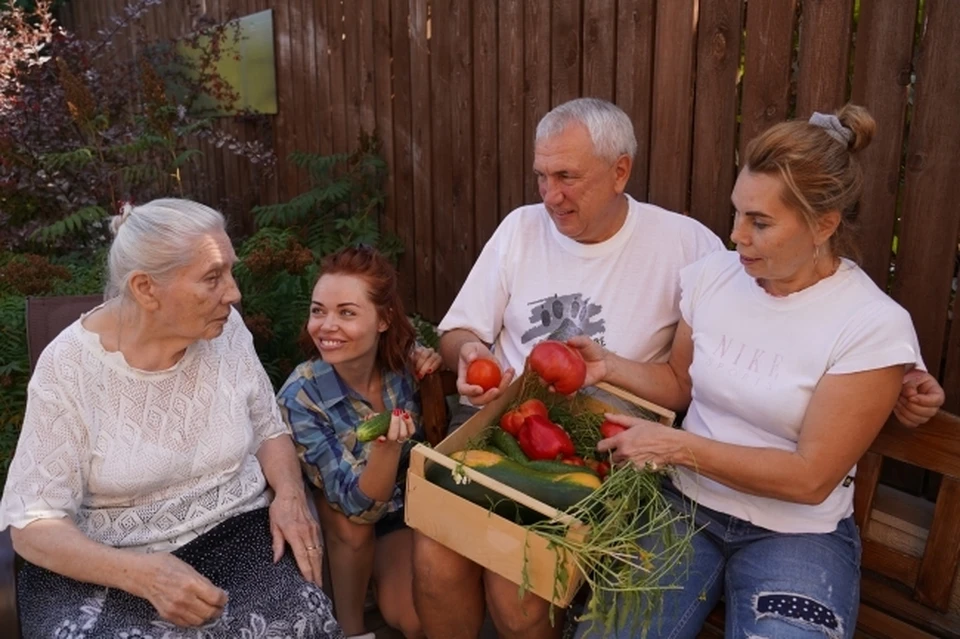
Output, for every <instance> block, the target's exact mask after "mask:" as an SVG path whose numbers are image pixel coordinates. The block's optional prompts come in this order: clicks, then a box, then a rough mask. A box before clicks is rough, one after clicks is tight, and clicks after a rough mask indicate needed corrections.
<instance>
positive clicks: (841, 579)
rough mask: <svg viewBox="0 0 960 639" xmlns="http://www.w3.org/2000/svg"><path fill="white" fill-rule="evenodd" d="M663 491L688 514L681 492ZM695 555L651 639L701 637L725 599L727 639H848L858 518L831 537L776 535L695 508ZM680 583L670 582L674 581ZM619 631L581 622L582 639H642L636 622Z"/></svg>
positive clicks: (855, 592)
mask: <svg viewBox="0 0 960 639" xmlns="http://www.w3.org/2000/svg"><path fill="white" fill-rule="evenodd" d="M664 488H665V490H664V493H665V495H666V496H667V498H668V499H670V501H671V504H672V505H673V506H674V508H676V509H677V510H681V511H685V512H689V503H688V504H684V503H683V501H682V498H681V497H680V496H679V494H678V493H677V492H676V489H675V488H674V487H673V486H672V485H671V484H670V483H669V482H665V486H664ZM695 526H696V527H697V528H702V530H700V531H699V532H697V533H696V534H695V535H694V537H693V552H694V555H693V557H692V559H691V561H690V563H689V565H687V566H685V567H683V568H681V570H685V571H686V572H685V573H682V574H681V576H680V578H681V579H684V581H685V587H684V588H683V589H682V590H674V591H667V592H666V593H665V595H664V598H663V608H662V612H661V614H660V615H657V616H655V617H654V619H653V621H652V623H651V626H650V630H649V632H648V634H647V638H648V639H661V638H662V639H685V638H691V639H693V638H695V637H696V636H697V635H698V633H699V632H700V629H701V628H702V627H703V623H704V621H705V620H706V618H707V615H708V614H710V611H711V610H712V609H713V607H714V606H715V605H716V604H717V602H718V601H719V600H720V597H721V595H723V596H724V597H725V602H726V603H725V611H726V615H725V618H726V628H725V632H724V636H725V637H730V638H736V639H754V638H761V637H763V638H769V639H823V638H828V639H848V638H850V637H853V633H854V629H855V626H856V623H857V608H858V605H859V602H860V535H859V533H858V531H857V526H856V524H855V523H854V521H853V517H848V518H847V519H844V520H843V521H841V522H840V523H839V524H837V529H836V530H835V531H833V532H831V533H805V534H790V533H777V532H773V531H770V530H767V529H765V528H760V527H758V526H754V525H753V524H751V523H749V522H746V521H743V520H741V519H737V518H736V517H731V516H730V515H726V514H723V513H720V512H717V511H715V510H710V509H709V508H705V507H703V506H697V507H696V516H695ZM676 581H677V579H673V580H671V582H670V583H676ZM622 621H623V623H622V624H621V623H618V624H617V627H616V628H602V627H600V626H599V625H595V626H593V627H592V628H591V627H590V625H591V624H590V623H583V624H581V625H580V628H578V631H577V635H576V637H577V639H584V638H587V637H589V638H591V639H592V638H598V637H616V638H617V639H627V638H628V637H634V636H636V633H635V632H634V631H633V625H632V623H631V620H630V619H625V620H622Z"/></svg>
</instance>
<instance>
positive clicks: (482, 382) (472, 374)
mask: <svg viewBox="0 0 960 639" xmlns="http://www.w3.org/2000/svg"><path fill="white" fill-rule="evenodd" d="M501 378H502V373H501V372H500V366H498V365H497V363H496V362H495V361H493V360H492V359H490V358H488V357H479V358H477V359H475V360H473V361H472V362H470V366H468V367H467V383H468V384H471V385H473V386H479V387H480V388H482V389H483V392H487V391H488V390H490V389H491V388H496V387H497V386H499V385H500V379H501Z"/></svg>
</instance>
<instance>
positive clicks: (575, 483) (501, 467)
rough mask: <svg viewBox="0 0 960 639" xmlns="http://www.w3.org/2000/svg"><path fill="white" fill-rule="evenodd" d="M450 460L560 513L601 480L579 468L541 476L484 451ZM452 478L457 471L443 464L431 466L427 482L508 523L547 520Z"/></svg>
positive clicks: (598, 484)
mask: <svg viewBox="0 0 960 639" xmlns="http://www.w3.org/2000/svg"><path fill="white" fill-rule="evenodd" d="M450 458H451V459H453V460H454V461H456V462H459V463H462V464H463V465H465V466H468V467H470V468H472V469H473V470H476V471H477V472H480V473H483V474H484V475H487V476H488V477H491V478H493V479H496V480H497V481H499V482H501V483H504V484H506V485H507V486H510V487H512V488H516V489H517V490H519V491H520V492H522V493H525V494H527V495H529V496H530V497H532V498H534V499H536V500H539V501H542V502H543V503H545V504H548V505H550V506H553V507H554V508H556V509H558V510H566V509H567V508H570V507H571V506H573V505H574V504H575V503H577V502H578V501H580V500H581V499H583V498H584V497H586V496H587V495H589V494H590V493H592V492H593V491H594V490H595V489H596V488H598V487H599V486H600V479H599V478H598V477H597V476H596V475H592V474H590V473H589V472H581V469H580V468H578V467H571V468H572V469H573V470H571V471H570V472H568V473H565V474H561V473H545V472H539V471H536V470H533V469H531V468H528V467H526V466H525V465H523V464H519V463H517V462H515V461H513V460H511V459H508V458H506V457H503V456H501V455H497V454H495V453H491V452H489V451H484V450H466V451H459V452H456V453H453V454H452V455H451V456H450ZM453 475H454V471H451V470H450V469H449V468H446V467H444V466H441V465H440V464H432V465H430V467H429V468H428V469H427V472H426V477H427V480H428V481H431V482H433V483H434V484H437V485H438V486H441V487H442V488H445V489H447V490H449V491H450V492H452V493H454V494H457V495H459V496H460V497H463V498H464V499H467V500H469V501H471V502H473V503H475V504H478V505H480V506H482V507H484V508H489V509H491V510H493V512H495V513H497V514H498V515H501V516H502V517H506V518H507V519H511V520H513V521H519V522H520V523H523V524H530V523H533V522H535V521H540V520H543V519H544V516H543V515H541V514H539V513H536V512H534V511H532V510H530V509H528V508H526V507H524V506H521V505H519V504H516V503H515V502H513V501H511V500H509V499H506V498H505V497H503V496H502V495H500V494H499V493H496V492H495V491H492V490H489V489H487V488H485V487H484V486H481V485H479V484H478V483H477V482H469V483H461V484H458V483H457V482H456V480H455V478H454V476H453Z"/></svg>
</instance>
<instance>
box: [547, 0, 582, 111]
mask: <svg viewBox="0 0 960 639" xmlns="http://www.w3.org/2000/svg"><path fill="white" fill-rule="evenodd" d="M580 53H581V52H580V2H579V0H554V1H553V11H552V12H551V14H550V100H551V105H552V106H557V105H558V104H561V103H563V102H566V101H567V100H572V99H573V98H577V97H580Z"/></svg>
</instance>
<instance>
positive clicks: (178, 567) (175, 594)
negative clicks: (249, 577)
mask: <svg viewBox="0 0 960 639" xmlns="http://www.w3.org/2000/svg"><path fill="white" fill-rule="evenodd" d="M137 561H141V562H143V564H144V568H145V569H146V573H145V574H146V579H145V585H144V588H143V592H140V593H137V594H140V595H141V596H142V597H143V598H144V599H146V600H147V601H149V602H150V604H151V605H152V606H153V607H154V608H156V609H157V613H158V614H159V615H160V617H161V618H162V619H165V620H167V621H169V622H171V623H175V624H177V625H178V626H185V627H191V626H202V625H204V624H206V623H209V622H211V621H213V620H214V619H218V618H219V617H220V615H221V614H223V607H224V606H225V605H227V593H226V592H224V591H223V590H221V589H220V588H217V587H216V586H215V585H213V583H212V582H211V581H210V580H209V579H207V578H206V577H204V576H203V575H201V574H200V573H199V572H197V571H196V570H194V568H193V567H192V566H190V564H188V563H186V562H185V561H183V560H181V559H178V558H177V557H174V556H173V555H171V554H170V553H167V552H157V553H150V554H147V555H143V557H142V558H138V559H137Z"/></svg>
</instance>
